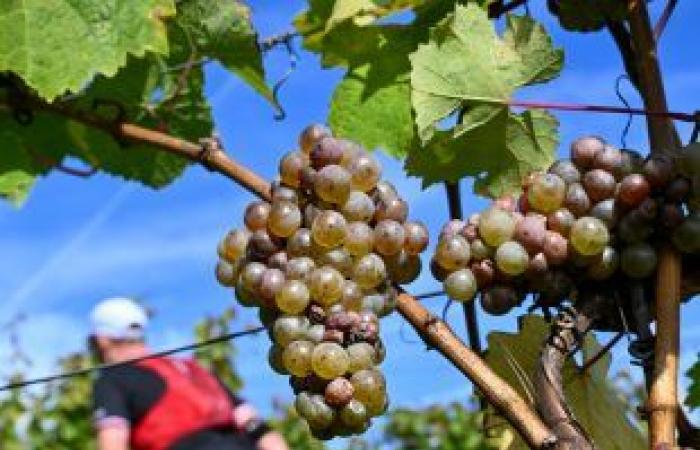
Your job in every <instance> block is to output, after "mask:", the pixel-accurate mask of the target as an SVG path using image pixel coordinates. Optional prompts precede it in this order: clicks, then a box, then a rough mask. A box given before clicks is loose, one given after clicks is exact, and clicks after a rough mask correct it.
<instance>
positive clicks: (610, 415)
mask: <svg viewBox="0 0 700 450" xmlns="http://www.w3.org/2000/svg"><path fill="white" fill-rule="evenodd" d="M519 325H520V326H519V332H518V333H504V332H492V333H490V334H489V335H488V338H487V339H488V351H487V353H486V356H485V358H486V362H487V363H488V364H489V366H490V367H491V368H492V369H493V370H494V371H495V372H496V373H497V374H498V375H499V376H501V377H502V378H503V379H505V380H506V381H508V382H509V383H510V384H511V386H513V387H515V388H516V389H517V390H518V391H519V392H520V393H521V394H522V395H523V396H524V397H525V398H527V395H526V390H531V388H530V387H526V386H527V385H528V384H529V383H528V381H527V380H529V381H530V382H531V381H532V377H533V375H534V373H535V371H536V366H537V361H538V358H539V355H540V351H541V349H542V342H544V341H545V339H546V338H547V336H548V334H549V329H550V327H549V325H548V324H547V323H546V322H545V321H544V320H543V319H542V318H541V317H539V316H534V315H528V316H524V317H522V318H521V320H520V324H519ZM584 348H585V353H588V354H589V355H590V354H592V353H594V352H596V351H597V350H598V349H599V348H600V345H599V344H598V343H597V342H596V340H595V338H594V337H592V336H590V335H588V336H587V337H586V341H585V346H584ZM611 360H612V357H611V356H610V355H609V354H608V355H606V356H604V357H603V358H601V359H600V360H599V361H598V362H597V363H596V364H595V365H594V366H593V367H592V370H588V371H587V372H585V373H580V372H579V370H578V369H577V368H576V366H575V364H574V363H573V362H572V360H571V359H568V360H567V362H566V363H565V365H564V368H563V372H562V379H563V380H564V393H565V396H566V400H567V403H568V405H569V406H570V407H571V409H572V411H573V413H574V415H575V417H576V419H577V420H578V422H579V423H581V425H582V426H583V428H584V429H585V430H586V432H587V433H588V434H589V435H590V436H591V437H592V439H593V441H594V443H595V444H596V448H599V449H601V450H622V449H624V450H635V449H639V450H642V449H645V448H647V444H646V439H645V438H644V436H643V435H642V433H641V431H640V429H639V428H638V427H636V426H635V425H634V424H632V423H631V422H630V421H629V420H628V418H627V417H628V416H629V414H630V413H631V411H628V410H626V409H625V406H624V402H623V401H621V399H620V397H619V395H618V393H617V391H616V389H615V387H614V385H613V384H612V383H611V382H610V380H609V379H608V378H607V374H608V371H609V369H610V363H611ZM517 372H521V374H522V375H524V378H523V377H521V376H520V375H517V374H516V373H517ZM526 448H528V447H527V446H526V445H525V443H524V442H523V441H522V440H521V439H520V438H519V437H518V438H517V439H516V441H515V442H514V443H513V444H512V445H511V446H510V450H514V449H526Z"/></svg>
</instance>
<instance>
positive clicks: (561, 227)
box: [547, 208, 576, 236]
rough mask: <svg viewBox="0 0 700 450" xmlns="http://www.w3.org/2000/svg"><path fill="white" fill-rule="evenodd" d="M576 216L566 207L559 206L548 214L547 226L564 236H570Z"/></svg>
mask: <svg viewBox="0 0 700 450" xmlns="http://www.w3.org/2000/svg"><path fill="white" fill-rule="evenodd" d="M575 221H576V216H574V214H573V213H572V212H571V211H569V210H568V209H566V208H559V209H557V210H556V211H554V212H553V213H550V214H549V215H548V216H547V228H548V229H550V230H552V231H556V232H557V233H559V234H561V235H562V236H568V235H569V231H571V227H572V226H573V225H574V222H575Z"/></svg>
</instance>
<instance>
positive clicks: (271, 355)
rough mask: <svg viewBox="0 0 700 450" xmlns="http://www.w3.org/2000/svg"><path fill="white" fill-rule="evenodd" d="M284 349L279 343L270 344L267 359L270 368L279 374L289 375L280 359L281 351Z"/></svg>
mask: <svg viewBox="0 0 700 450" xmlns="http://www.w3.org/2000/svg"><path fill="white" fill-rule="evenodd" d="M283 352H284V349H283V348H282V347H280V346H279V345H274V344H273V345H271V346H270V350H269V351H268V353H267V361H268V363H269V364H270V367H271V368H272V370H274V371H275V372H277V373H278V374H280V375H289V372H288V371H287V368H286V367H285V366H284V360H283V359H282V353H283Z"/></svg>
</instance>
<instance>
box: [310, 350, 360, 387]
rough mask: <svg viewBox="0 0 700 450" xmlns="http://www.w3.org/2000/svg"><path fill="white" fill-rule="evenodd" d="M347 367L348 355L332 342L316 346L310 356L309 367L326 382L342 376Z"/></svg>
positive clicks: (348, 362) (348, 363)
mask: <svg viewBox="0 0 700 450" xmlns="http://www.w3.org/2000/svg"><path fill="white" fill-rule="evenodd" d="M349 365H350V360H349V358H348V353H347V352H346V351H345V349H344V348H343V347H341V346H340V345H338V344H336V343H334V342H322V343H320V344H318V345H317V346H316V347H315V348H314V351H313V354H312V355H311V366H312V367H313V371H314V373H315V374H316V375H318V376H319V377H321V378H324V379H326V380H332V379H334V378H337V377H340V376H342V375H344V374H345V372H347V371H348V367H349Z"/></svg>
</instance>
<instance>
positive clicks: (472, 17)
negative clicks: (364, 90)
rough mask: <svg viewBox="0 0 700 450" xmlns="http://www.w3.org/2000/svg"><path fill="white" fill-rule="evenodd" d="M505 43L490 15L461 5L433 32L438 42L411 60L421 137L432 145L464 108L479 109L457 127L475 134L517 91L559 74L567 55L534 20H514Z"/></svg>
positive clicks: (414, 97)
mask: <svg viewBox="0 0 700 450" xmlns="http://www.w3.org/2000/svg"><path fill="white" fill-rule="evenodd" d="M506 26H507V30H506V32H505V34H504V38H502V39H501V38H499V37H498V35H497V34H496V31H495V29H494V26H493V24H492V23H491V21H490V20H489V18H488V16H487V14H486V12H485V11H484V10H483V9H482V8H480V7H479V6H477V5H473V4H470V5H468V6H461V5H457V7H456V9H455V13H454V15H453V16H452V17H450V18H449V19H448V20H445V21H443V22H441V23H440V24H439V25H438V26H437V27H435V28H434V29H433V30H432V39H431V41H430V42H428V43H427V44H423V45H421V46H419V47H418V49H417V50H416V51H415V52H414V53H413V54H411V55H410V60H411V66H412V71H411V88H412V94H411V96H412V103H413V108H414V110H415V113H416V119H415V120H416V125H417V127H418V134H419V136H420V138H421V140H422V141H423V142H427V141H428V140H429V139H430V138H431V137H432V134H433V132H434V131H435V128H436V125H437V123H438V122H439V121H441V120H443V119H444V118H446V117H447V116H449V115H451V114H453V113H454V112H455V111H456V110H457V109H458V108H460V107H462V106H466V107H470V108H474V107H477V106H478V107H479V109H478V114H477V115H476V120H474V118H473V117H472V116H470V115H466V116H465V117H464V118H463V123H462V125H460V126H458V127H456V129H455V131H456V134H461V133H466V132H470V131H473V130H474V129H475V128H478V127H479V126H484V125H486V124H487V123H488V122H489V118H496V117H498V111H499V110H504V109H507V102H508V100H509V99H510V97H511V95H512V94H513V92H514V91H515V89H516V88H518V87H521V86H525V85H528V84H532V83H539V82H543V81H546V80H548V79H550V78H552V77H554V76H556V75H557V74H558V72H559V71H560V69H561V64H562V60H563V53H562V51H561V50H557V49H554V48H553V46H552V42H551V40H550V39H549V37H548V36H547V35H546V33H545V32H544V30H543V29H542V28H541V26H540V25H537V24H535V22H533V21H532V20H531V19H529V18H517V19H516V18H511V19H509V20H508V22H507V24H506Z"/></svg>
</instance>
